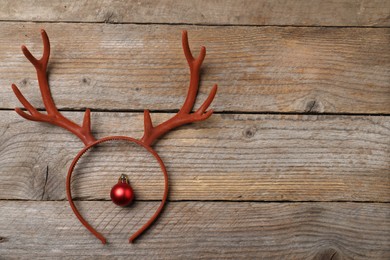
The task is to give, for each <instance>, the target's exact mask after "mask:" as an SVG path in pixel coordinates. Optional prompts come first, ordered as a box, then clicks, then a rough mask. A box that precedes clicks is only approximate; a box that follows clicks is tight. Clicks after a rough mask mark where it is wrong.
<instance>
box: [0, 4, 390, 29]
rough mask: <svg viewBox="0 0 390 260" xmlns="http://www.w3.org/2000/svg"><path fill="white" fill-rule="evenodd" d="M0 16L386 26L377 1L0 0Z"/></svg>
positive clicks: (389, 10) (389, 20)
mask: <svg viewBox="0 0 390 260" xmlns="http://www.w3.org/2000/svg"><path fill="white" fill-rule="evenodd" d="M1 4H2V6H1V8H0V20H3V21H51V22H104V23H169V24H178V23H179V24H183V23H186V24H206V25H226V24H230V25H294V26H375V27H382V26H389V25H390V17H389V14H390V2H389V1H383V0H370V1H358V0H338V1H332V0H314V1H313V0H312V1H305V0H293V1H291V0H282V1H273V0H246V1H235V0H225V1H207V0H197V1H182V0H160V1H158V2H156V1H135V0H132V1H119V0H104V1H88V0H80V1H69V0H66V1H64V0H54V1H42V0H41V1H39V0H33V1H31V0H22V1H17V2H15V1H13V0H3V1H2V3H1Z"/></svg>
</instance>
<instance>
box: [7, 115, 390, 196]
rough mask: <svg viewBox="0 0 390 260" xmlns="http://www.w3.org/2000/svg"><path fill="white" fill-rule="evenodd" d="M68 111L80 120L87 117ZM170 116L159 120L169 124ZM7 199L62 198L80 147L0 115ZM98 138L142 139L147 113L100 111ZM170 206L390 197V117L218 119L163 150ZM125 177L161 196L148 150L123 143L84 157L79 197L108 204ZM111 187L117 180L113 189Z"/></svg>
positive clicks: (52, 130)
mask: <svg viewBox="0 0 390 260" xmlns="http://www.w3.org/2000/svg"><path fill="white" fill-rule="evenodd" d="M65 115H67V116H69V117H70V118H73V119H75V120H76V121H77V122H81V120H82V113H80V112H66V113H65ZM170 116H172V114H152V117H153V120H154V122H156V123H158V122H162V121H163V120H166V119H167V118H169V117H170ZM0 117H1V118H2V120H1V121H0V129H2V132H0V157H1V158H2V159H1V161H0V198H2V199H30V200H41V199H44V200H62V199H64V198H65V188H64V187H65V177H66V174H67V168H68V167H69V165H70V163H71V160H72V159H73V157H74V156H75V155H76V153H77V152H78V151H79V150H80V149H81V148H82V143H81V141H79V140H78V139H77V138H76V137H75V136H72V135H71V134H69V133H68V132H66V131H65V130H63V129H60V128H58V127H54V126H50V125H44V124H41V123H40V124H39V123H36V122H28V121H26V120H24V119H23V118H21V117H19V116H18V115H17V114H16V113H15V112H11V111H2V112H0ZM92 127H93V130H94V132H95V135H96V137H104V136H108V135H128V136H133V137H136V138H137V137H141V136H142V131H143V114H142V113H109V112H93V113H92ZM156 148H157V151H158V152H159V154H160V156H161V157H162V159H163V160H164V162H165V163H166V165H167V167H168V171H169V175H170V181H171V195H170V199H172V200H194V199H195V200H266V201H280V200H294V201H334V200H343V201H345V200H347V201H387V202H388V201H390V196H389V195H390V181H389V176H390V172H389V169H390V157H389V152H390V118H389V117H385V116H370V117H365V116H339V115H318V116H315V115H242V114H238V115H237V114H222V115H220V114H216V115H213V117H211V118H210V119H209V120H208V121H207V122H201V123H194V124H192V125H189V126H186V127H183V128H180V129H179V130H177V131H174V132H172V133H170V134H168V135H167V136H166V138H164V139H163V140H161V141H160V142H159V143H158V144H157V145H156ZM120 173H126V174H129V176H130V181H131V183H132V185H133V187H134V188H135V190H136V192H137V196H138V199H143V200H158V199H160V198H161V197H162V190H163V177H162V174H161V172H160V170H159V166H158V164H157V162H156V161H155V159H153V157H152V156H151V155H149V154H148V153H147V152H146V151H144V150H143V149H142V148H137V147H136V146H134V145H128V144H123V143H120V145H113V144H111V145H107V146H103V147H100V148H99V149H97V150H94V151H92V152H91V153H88V154H86V156H85V157H83V160H82V161H80V164H79V165H78V168H77V171H76V172H75V176H74V179H73V180H74V182H73V183H74V195H75V197H79V198H81V199H87V200H95V199H99V200H100V199H109V197H108V194H109V190H110V188H111V187H112V185H113V184H114V183H115V181H116V178H117V176H119V175H120ZM113 182H114V183H113Z"/></svg>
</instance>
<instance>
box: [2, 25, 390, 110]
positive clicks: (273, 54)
mask: <svg viewBox="0 0 390 260" xmlns="http://www.w3.org/2000/svg"><path fill="white" fill-rule="evenodd" d="M39 28H46V29H47V31H48V33H49V35H50V37H51V39H52V59H51V66H50V67H51V69H50V83H51V85H52V92H53V95H54V97H55V101H56V103H57V105H58V106H59V107H60V108H72V109H78V108H83V107H90V108H95V109H108V110H133V109H134V110H143V109H145V108H148V109H152V110H168V109H178V108H179V107H180V104H182V103H183V100H184V96H185V95H186V91H187V86H188V68H187V64H186V61H185V59H184V55H183V54H182V49H181V44H180V41H181V36H180V31H181V30H182V29H188V30H189V31H190V33H189V34H190V41H191V45H192V48H193V50H195V52H197V51H198V46H199V45H200V44H204V45H206V46H207V47H208V56H207V57H206V60H205V66H204V70H203V71H204V74H203V77H202V82H201V85H202V87H201V88H200V95H199V98H198V100H199V102H198V105H199V103H200V102H202V101H203V100H204V98H205V97H206V94H207V93H208V92H209V91H210V89H211V87H212V85H213V84H214V83H219V86H220V88H219V92H218V95H217V98H216V100H215V102H214V104H213V107H214V108H215V109H216V110H217V111H235V112H237V111H245V112H299V113H300V112H330V113H390V29H388V28H386V29H379V28H377V29H368V28H367V29H364V28H363V29H362V28H360V29H356V28H290V27H289V28H286V27H283V28H280V27H278V28H275V27H192V26H185V27H183V26H140V25H101V24H57V23H55V24H29V23H0V33H1V35H3V37H2V39H1V40H0V49H1V50H2V51H1V53H0V60H1V61H2V62H1V63H0V85H1V86H10V85H11V83H12V82H14V83H16V84H18V85H19V86H20V88H21V90H22V91H23V93H25V95H26V96H27V97H28V98H29V99H30V100H31V101H32V103H33V104H35V105H36V106H41V101H40V94H39V92H38V89H37V86H36V75H35V72H34V70H33V68H32V66H31V64H29V63H28V61H26V59H25V58H24V57H23V54H22V53H21V51H20V48H19V47H18V45H19V44H22V43H25V44H27V46H29V47H30V48H31V50H32V52H33V53H37V54H38V55H39V54H40V53H41V49H42V43H41V39H40V35H39ZM226 36H229V37H226ZM0 96H1V97H2V98H1V99H0V108H14V107H15V106H19V102H18V101H17V100H16V98H15V97H14V94H13V93H12V91H11V89H10V88H7V87H3V88H0Z"/></svg>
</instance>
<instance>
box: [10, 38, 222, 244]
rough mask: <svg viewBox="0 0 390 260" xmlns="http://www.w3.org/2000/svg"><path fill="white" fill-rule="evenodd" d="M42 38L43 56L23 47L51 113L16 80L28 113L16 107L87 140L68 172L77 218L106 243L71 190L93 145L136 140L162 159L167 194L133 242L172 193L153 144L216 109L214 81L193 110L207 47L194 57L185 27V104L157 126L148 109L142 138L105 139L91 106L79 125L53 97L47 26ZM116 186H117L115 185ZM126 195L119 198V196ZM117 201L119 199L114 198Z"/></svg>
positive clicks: (128, 192) (125, 191)
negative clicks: (98, 134)
mask: <svg viewBox="0 0 390 260" xmlns="http://www.w3.org/2000/svg"><path fill="white" fill-rule="evenodd" d="M41 35H42V40H43V55H42V58H41V59H39V60H38V59H36V58H35V57H34V56H33V55H32V54H31V53H30V51H29V50H28V49H27V48H26V47H25V46H22V51H23V53H24V55H25V56H26V58H27V59H28V60H29V61H30V62H31V63H32V64H33V65H34V67H35V69H36V72H37V76H38V84H39V89H40V92H41V95H42V100H43V104H44V106H45V108H46V111H47V114H43V113H41V112H39V111H38V110H37V109H36V108H35V107H34V106H32V105H31V103H30V102H29V101H27V99H26V98H25V97H24V96H23V94H22V93H21V92H20V90H19V89H18V87H16V85H15V84H12V89H13V91H14V93H15V95H16V97H17V98H18V99H19V101H20V102H21V103H22V105H23V106H24V108H25V109H26V110H27V111H28V112H29V113H26V112H24V111H23V110H22V109H20V108H16V109H15V111H16V112H17V113H18V114H19V115H20V116H22V117H24V118H25V119H27V120H32V121H40V122H46V123H50V124H53V125H57V126H60V127H62V128H65V129H66V130H68V131H70V132H72V133H73V134H74V135H76V136H77V137H78V138H80V139H81V141H82V142H83V143H84V145H85V147H84V148H83V149H82V150H81V151H80V152H79V153H78V154H77V155H76V157H75V158H74V159H73V161H72V164H71V165H70V167H69V170H68V175H67V178H66V195H67V197H68V201H69V204H70V206H71V208H72V210H73V212H74V214H75V215H76V216H77V218H78V219H79V220H80V222H81V223H82V224H83V225H84V226H85V227H86V228H87V229H88V230H89V231H90V232H91V233H92V234H94V235H95V236H96V237H97V238H98V239H100V240H101V241H102V243H103V244H105V243H106V239H105V238H104V236H103V235H101V234H100V233H99V232H97V231H96V230H95V229H94V228H93V227H92V226H91V225H90V224H89V223H88V222H87V221H86V220H85V219H84V218H83V216H82V215H81V214H80V212H79V211H78V210H77V208H76V206H75V204H74V203H73V199H72V193H71V178H72V173H73V170H74V168H75V166H76V164H77V162H78V160H79V159H80V158H81V156H82V155H83V154H84V153H85V152H86V151H88V150H89V149H91V148H92V147H94V146H96V145H98V144H100V143H104V142H107V141H112V140H123V141H128V142H132V143H135V144H137V145H139V146H141V147H143V148H145V149H146V150H147V151H148V152H149V153H150V154H151V155H153V156H154V158H156V160H157V161H158V163H159V165H160V168H161V171H162V173H163V175H164V182H165V183H164V184H165V185H164V194H163V198H162V200H161V203H160V205H159V207H158V209H157V210H156V212H155V213H154V214H153V216H152V217H151V218H150V219H149V220H148V221H147V222H146V223H145V224H144V225H143V226H142V227H141V228H140V229H139V230H138V231H137V232H135V233H134V234H133V235H132V236H131V237H130V238H129V242H130V243H132V242H133V241H134V240H135V239H136V238H137V237H138V236H140V235H141V234H142V233H143V232H144V231H145V230H146V229H147V228H149V227H150V226H151V224H152V223H153V222H154V221H155V220H156V218H157V217H158V215H159V214H160V212H161V210H162V209H163V207H164V205H165V202H166V200H167V197H168V174H167V170H166V168H165V165H164V163H163V161H162V160H161V158H160V156H159V155H158V154H157V153H156V151H155V150H154V149H153V148H152V144H153V143H154V141H156V139H158V138H160V137H161V136H163V135H164V134H166V133H167V132H169V131H170V130H172V129H174V128H176V127H179V126H182V125H184V124H188V123H191V122H195V121H201V120H205V119H207V118H209V117H210V116H211V114H212V113H213V110H208V111H206V110H207V108H208V107H209V106H210V104H211V102H212V101H213V99H214V96H215V94H216V92H217V85H214V87H213V88H212V90H211V92H210V94H209V96H208V97H207V99H206V100H205V101H204V103H203V104H202V105H201V106H200V107H199V108H198V110H196V111H195V112H193V113H191V110H192V108H193V106H194V103H195V99H196V96H197V93H198V88H199V77H200V67H201V65H202V62H203V60H204V58H205V56H206V48H205V47H202V48H201V50H200V53H199V56H198V57H197V58H194V57H193V56H192V54H191V50H190V47H189V44H188V37H187V32H186V31H183V33H182V44H183V50H184V55H185V57H186V59H187V62H188V65H189V67H190V74H191V79H190V86H189V90H188V93H187V97H186V99H185V101H184V104H183V106H182V107H181V109H180V110H179V112H178V113H177V114H176V115H174V116H173V117H172V118H170V119H169V120H167V121H165V122H163V123H161V124H159V125H157V126H153V124H152V120H151V118H150V113H149V111H148V110H145V111H144V135H143V136H142V138H141V139H139V140H137V139H135V138H132V137H128V136H108V137H104V138H101V139H98V140H96V139H95V137H94V136H93V135H92V132H91V119H90V110H89V109H87V110H86V111H85V114H84V120H83V123H82V125H78V124H76V123H74V122H73V121H72V120H70V119H68V118H66V117H65V116H63V115H62V114H61V113H60V112H59V111H58V109H57V107H56V106H55V103H54V101H53V98H52V96H51V92H50V87H49V83H48V80H47V74H46V73H47V72H46V71H47V65H48V61H49V56H50V42H49V38H48V36H47V34H46V32H45V31H44V30H41ZM123 180H125V181H126V183H123ZM118 184H121V185H122V184H124V185H128V183H127V179H126V178H124V177H123V176H121V178H120V179H119V183H118ZM114 187H115V186H114ZM131 192H132V190H131V188H130V190H129V189H126V188H124V189H121V190H120V193H121V194H120V196H122V195H123V196H127V198H129V199H130V200H131V199H132V197H133V196H132V193H131ZM112 196H115V194H114V195H113V190H112V191H111V197H112ZM120 199H122V197H121V198H119V200H120ZM114 202H115V201H114ZM121 203H122V202H121V201H116V204H118V205H121Z"/></svg>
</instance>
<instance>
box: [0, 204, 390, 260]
mask: <svg viewBox="0 0 390 260" xmlns="http://www.w3.org/2000/svg"><path fill="white" fill-rule="evenodd" d="M77 204H78V205H79V207H80V209H81V211H82V213H84V214H85V215H86V218H87V219H88V221H90V222H91V224H92V225H94V226H96V228H97V229H98V230H99V231H101V232H102V233H103V235H105V236H106V237H107V239H108V244H106V245H102V244H101V243H100V241H98V240H97V239H96V238H94V237H93V236H92V235H91V234H90V233H89V232H88V231H87V230H86V229H85V228H84V227H82V226H81V224H80V223H79V222H78V221H77V219H76V217H74V216H73V215H72V213H71V210H70V207H69V206H68V203H67V202H66V201H60V202H22V201H1V202H0V236H1V240H0V255H1V256H2V257H3V258H5V259H20V258H22V259H31V258H32V257H33V258H36V257H47V258H53V257H58V258H61V259H64V258H65V259H86V258H89V259H90V258H91V257H104V256H111V257H112V256H117V257H121V258H125V257H131V258H143V259H151V258H153V259H155V258H156V259H189V258H191V259H195V258H196V259H203V258H208V259H210V258H212V259H216V258H221V259H248V258H250V259H254V258H262V259H286V258H288V259H313V258H314V259H389V258H390V250H389V248H390V239H389V233H390V206H389V204H375V203H372V204H364V203H363V204H362V203H315V204H314V203H254V202H240V203H237V202H171V203H169V204H168V206H167V208H166V210H165V211H164V214H163V215H162V216H161V217H160V218H159V220H158V221H157V223H156V225H154V226H152V228H151V229H150V230H149V231H148V232H147V233H145V234H144V235H143V236H142V237H141V238H140V239H139V240H138V242H136V243H135V244H128V242H127V239H128V237H129V235H130V234H132V232H135V231H136V230H137V227H139V226H140V225H142V223H143V222H145V221H146V220H147V219H148V217H149V216H150V215H151V214H153V212H154V210H155V208H156V207H157V206H158V203H157V202H138V203H136V204H135V205H134V206H133V207H131V208H118V207H115V206H114V205H113V204H112V203H111V202H98V201H95V202H78V203H77ZM15 227H17V228H15Z"/></svg>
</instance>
